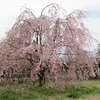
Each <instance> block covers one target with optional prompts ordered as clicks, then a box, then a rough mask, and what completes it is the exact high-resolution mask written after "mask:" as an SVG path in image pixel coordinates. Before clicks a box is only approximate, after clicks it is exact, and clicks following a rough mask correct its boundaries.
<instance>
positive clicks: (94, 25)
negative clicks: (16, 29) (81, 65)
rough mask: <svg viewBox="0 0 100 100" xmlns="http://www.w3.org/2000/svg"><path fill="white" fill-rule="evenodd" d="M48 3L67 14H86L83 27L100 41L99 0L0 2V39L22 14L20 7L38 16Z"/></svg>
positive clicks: (9, 0) (1, 0)
mask: <svg viewBox="0 0 100 100" xmlns="http://www.w3.org/2000/svg"><path fill="white" fill-rule="evenodd" d="M50 3H58V4H59V5H60V6H61V7H62V8H64V9H66V11H67V12H68V13H70V12H72V11H74V10H83V11H85V12H87V15H86V17H87V19H86V20H85V25H86V26H87V28H88V29H89V30H90V33H91V34H92V36H93V37H94V38H96V39H98V40H100V28H99V27H100V0H0V39H1V38H4V37H5V32H7V31H9V29H10V28H11V27H12V26H13V24H14V22H15V21H16V19H17V17H18V16H19V14H20V13H21V12H22V6H26V7H28V8H30V9H31V10H32V12H33V13H34V14H35V15H36V16H39V15H40V13H41V10H42V9H43V8H44V7H45V6H46V5H48V4H50Z"/></svg>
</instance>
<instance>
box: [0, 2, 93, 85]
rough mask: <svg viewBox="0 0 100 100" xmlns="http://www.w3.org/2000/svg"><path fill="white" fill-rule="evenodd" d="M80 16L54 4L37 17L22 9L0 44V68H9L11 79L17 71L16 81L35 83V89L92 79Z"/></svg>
mask: <svg viewBox="0 0 100 100" xmlns="http://www.w3.org/2000/svg"><path fill="white" fill-rule="evenodd" d="M84 17H85V16H84V14H83V12H82V11H80V10H77V11H74V12H72V13H70V14H67V13H66V11H65V9H63V8H61V7H60V6H59V5H58V4H55V3H52V4H49V5H47V6H46V7H45V8H44V9H43V10H42V11H41V15H40V16H39V17H35V15H34V14H33V13H32V12H31V10H30V9H28V8H26V9H25V11H23V12H22V13H21V14H20V15H19V17H18V18H17V20H16V22H15V24H14V25H13V27H12V28H11V30H10V31H9V32H8V33H7V37H6V38H5V40H4V41H3V42H1V44H0V48H1V49H3V50H4V51H0V52H1V53H2V55H1V56H2V57H1V60H2V59H4V60H3V62H2V63H3V64H1V67H3V66H5V67H7V68H13V70H14V71H13V72H12V73H13V76H14V74H15V72H17V75H19V74H21V75H19V78H20V77H21V76H27V77H29V80H31V81H33V83H34V82H35V81H37V80H38V81H39V86H43V85H45V83H46V80H53V81H55V82H57V84H64V81H65V80H72V79H75V80H76V79H86V78H89V77H94V76H95V72H94V68H93V66H94V61H95V60H94V59H92V55H91V54H90V53H89V52H88V51H86V50H85V49H84V48H85V47H86V46H89V45H90V42H91V40H92V39H91V37H90V36H89V32H88V29H87V28H86V27H85V25H84V23H83V21H82V18H84ZM3 52H4V54H3ZM5 62H7V64H6V63H5ZM4 64H5V65H4ZM7 68H6V69H7ZM15 69H16V70H17V71H16V70H15ZM18 73H19V74H18Z"/></svg>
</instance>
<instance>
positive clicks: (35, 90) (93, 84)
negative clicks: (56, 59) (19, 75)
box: [0, 80, 100, 100]
mask: <svg viewBox="0 0 100 100" xmlns="http://www.w3.org/2000/svg"><path fill="white" fill-rule="evenodd" d="M0 100H100V81H99V80H87V81H75V82H71V84H67V86H66V88H65V90H64V91H59V90H56V89H53V88H45V87H42V88H41V87H38V86H35V87H32V86H30V85H29V84H20V85H8V86H7V85H3V86H2V85H1V86H0Z"/></svg>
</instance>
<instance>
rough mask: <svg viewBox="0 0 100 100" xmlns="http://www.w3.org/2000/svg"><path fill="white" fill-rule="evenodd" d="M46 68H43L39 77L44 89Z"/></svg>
mask: <svg viewBox="0 0 100 100" xmlns="http://www.w3.org/2000/svg"><path fill="white" fill-rule="evenodd" d="M45 71H46V70H45V68H41V70H40V71H39V74H38V77H39V86H40V87H42V86H43V85H45V81H46V80H45Z"/></svg>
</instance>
